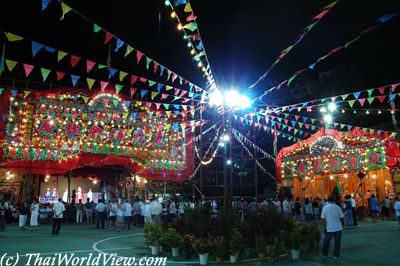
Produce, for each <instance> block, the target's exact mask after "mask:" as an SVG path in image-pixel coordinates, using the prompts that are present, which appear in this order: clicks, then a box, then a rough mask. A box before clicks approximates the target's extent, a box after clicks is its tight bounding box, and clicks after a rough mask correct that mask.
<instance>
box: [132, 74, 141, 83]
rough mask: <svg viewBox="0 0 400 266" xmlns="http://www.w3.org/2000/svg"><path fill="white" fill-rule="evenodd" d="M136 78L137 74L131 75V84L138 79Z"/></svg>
mask: <svg viewBox="0 0 400 266" xmlns="http://www.w3.org/2000/svg"><path fill="white" fill-rule="evenodd" d="M138 78H139V77H138V76H135V75H131V85H133V84H134V83H135V82H136V81H137V80H138Z"/></svg>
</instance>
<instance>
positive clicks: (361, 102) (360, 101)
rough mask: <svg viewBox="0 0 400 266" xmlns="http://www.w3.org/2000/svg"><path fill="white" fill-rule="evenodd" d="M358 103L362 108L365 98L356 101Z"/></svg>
mask: <svg viewBox="0 0 400 266" xmlns="http://www.w3.org/2000/svg"><path fill="white" fill-rule="evenodd" d="M358 102H359V103H360V104H361V106H364V103H365V98H362V99H358Z"/></svg>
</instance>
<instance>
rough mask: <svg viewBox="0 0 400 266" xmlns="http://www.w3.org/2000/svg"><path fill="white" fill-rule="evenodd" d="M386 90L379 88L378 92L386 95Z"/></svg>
mask: <svg viewBox="0 0 400 266" xmlns="http://www.w3.org/2000/svg"><path fill="white" fill-rule="evenodd" d="M385 89H386V87H385V86H383V87H380V88H378V91H379V93H380V94H384V93H385Z"/></svg>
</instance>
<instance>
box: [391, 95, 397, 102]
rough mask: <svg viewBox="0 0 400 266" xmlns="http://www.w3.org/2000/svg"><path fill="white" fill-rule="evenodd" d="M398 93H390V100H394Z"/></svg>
mask: <svg viewBox="0 0 400 266" xmlns="http://www.w3.org/2000/svg"><path fill="white" fill-rule="evenodd" d="M396 95H397V94H390V95H389V100H390V101H393V100H394V99H395V98H396Z"/></svg>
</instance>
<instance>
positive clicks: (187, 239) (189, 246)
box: [182, 235, 195, 259]
mask: <svg viewBox="0 0 400 266" xmlns="http://www.w3.org/2000/svg"><path fill="white" fill-rule="evenodd" d="M194 240H195V237H194V236H192V235H185V236H184V237H183V243H182V251H183V257H184V258H185V259H190V258H191V256H192V253H193V242H194Z"/></svg>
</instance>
